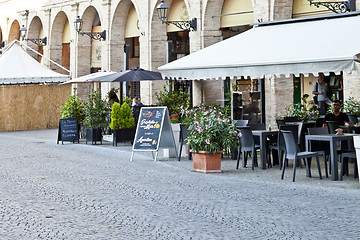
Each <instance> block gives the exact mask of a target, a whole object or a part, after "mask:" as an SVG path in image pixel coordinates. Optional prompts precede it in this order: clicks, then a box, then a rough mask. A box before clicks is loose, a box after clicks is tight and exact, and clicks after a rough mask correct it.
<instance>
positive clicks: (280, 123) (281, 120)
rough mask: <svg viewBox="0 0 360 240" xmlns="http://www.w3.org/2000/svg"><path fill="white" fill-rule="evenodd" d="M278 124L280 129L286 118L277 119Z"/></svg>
mask: <svg viewBox="0 0 360 240" xmlns="http://www.w3.org/2000/svg"><path fill="white" fill-rule="evenodd" d="M276 124H277V126H278V129H279V128H280V126H283V125H285V120H284V119H276Z"/></svg>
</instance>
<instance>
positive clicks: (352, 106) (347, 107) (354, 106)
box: [344, 97, 360, 117]
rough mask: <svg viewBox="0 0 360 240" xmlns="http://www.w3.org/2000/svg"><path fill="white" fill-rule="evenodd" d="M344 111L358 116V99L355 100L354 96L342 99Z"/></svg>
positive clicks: (359, 115)
mask: <svg viewBox="0 0 360 240" xmlns="http://www.w3.org/2000/svg"><path fill="white" fill-rule="evenodd" d="M344 111H345V112H347V113H352V114H355V115H356V117H360V101H359V100H356V99H355V98H354V97H349V98H348V99H346V100H345V101H344Z"/></svg>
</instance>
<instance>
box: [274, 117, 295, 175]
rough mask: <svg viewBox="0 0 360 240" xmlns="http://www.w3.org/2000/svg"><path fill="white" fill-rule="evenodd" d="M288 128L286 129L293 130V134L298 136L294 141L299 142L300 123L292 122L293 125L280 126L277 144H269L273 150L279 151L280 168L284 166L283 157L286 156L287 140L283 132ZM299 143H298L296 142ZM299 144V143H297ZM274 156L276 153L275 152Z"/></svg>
mask: <svg viewBox="0 0 360 240" xmlns="http://www.w3.org/2000/svg"><path fill="white" fill-rule="evenodd" d="M283 130H286V131H291V132H292V133H293V136H294V137H295V138H296V139H295V138H294V141H295V142H297V141H298V139H297V134H298V125H295V124H292V125H283V126H280V128H279V133H278V135H277V142H276V143H275V144H271V145H269V146H268V148H269V149H271V150H273V151H274V150H276V151H277V156H278V162H279V168H280V169H281V166H282V164H281V163H282V159H283V156H284V152H285V140H284V136H283V134H282V131H283ZM296 145H297V144H296ZM297 146H298V145H297ZM273 156H274V154H273ZM273 164H274V165H275V161H274V159H273Z"/></svg>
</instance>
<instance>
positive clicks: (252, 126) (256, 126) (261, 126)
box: [249, 123, 266, 130]
mask: <svg viewBox="0 0 360 240" xmlns="http://www.w3.org/2000/svg"><path fill="white" fill-rule="evenodd" d="M249 127H250V129H251V130H266V126H265V123H251V124H249Z"/></svg>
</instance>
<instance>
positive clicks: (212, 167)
mask: <svg viewBox="0 0 360 240" xmlns="http://www.w3.org/2000/svg"><path fill="white" fill-rule="evenodd" d="M240 136H241V135H240V134H239V133H238V132H237V130H236V126H235V124H234V123H232V122H231V121H230V119H229V118H228V116H227V114H225V113H224V111H223V110H222V109H221V108H220V107H216V106H212V107H210V108H205V107H204V106H201V107H200V108H199V109H198V110H197V111H196V113H194V119H193V122H191V123H189V128H188V136H187V139H186V142H187V144H189V147H190V149H191V151H192V152H193V171H197V172H205V173H211V172H221V154H222V152H223V151H225V150H228V149H233V148H234V147H236V146H237V144H238V142H239V137H240Z"/></svg>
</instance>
